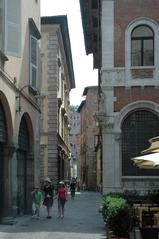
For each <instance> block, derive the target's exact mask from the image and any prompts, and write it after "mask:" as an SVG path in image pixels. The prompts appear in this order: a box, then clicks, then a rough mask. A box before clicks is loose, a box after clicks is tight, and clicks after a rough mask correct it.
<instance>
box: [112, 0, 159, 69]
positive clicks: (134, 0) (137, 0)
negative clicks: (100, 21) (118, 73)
mask: <svg viewBox="0 0 159 239" xmlns="http://www.w3.org/2000/svg"><path fill="white" fill-rule="evenodd" d="M114 3H115V9H114V14H115V23H114V24H115V36H114V37H115V38H114V39H115V43H114V44H115V66H116V67H123V66H124V65H125V63H124V62H125V57H124V54H125V53H124V51H125V50H124V47H125V29H126V27H127V25H128V24H129V23H130V22H131V21H132V20H133V19H135V18H138V17H142V16H143V17H148V18H151V19H153V20H155V21H157V22H159V0H114ZM150 9H151V11H150Z"/></svg>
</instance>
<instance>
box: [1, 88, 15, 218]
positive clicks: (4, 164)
mask: <svg viewBox="0 0 159 239" xmlns="http://www.w3.org/2000/svg"><path fill="white" fill-rule="evenodd" d="M12 137H13V126H12V117H11V111H10V107H9V103H8V101H7V99H6V96H5V95H4V94H3V92H2V91H0V195H1V196H0V220H1V219H2V217H3V216H4V215H6V214H7V213H8V212H9V210H10V205H11V183H10V170H11V169H10V163H9V162H10V159H11V151H12V149H13V142H12Z"/></svg>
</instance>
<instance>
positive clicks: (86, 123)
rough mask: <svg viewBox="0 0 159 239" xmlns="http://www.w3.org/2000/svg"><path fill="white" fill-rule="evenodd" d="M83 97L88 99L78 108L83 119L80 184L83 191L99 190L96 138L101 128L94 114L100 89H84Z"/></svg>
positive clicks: (95, 87) (92, 87)
mask: <svg viewBox="0 0 159 239" xmlns="http://www.w3.org/2000/svg"><path fill="white" fill-rule="evenodd" d="M83 96H85V97H86V99H85V100H84V101H82V102H81V104H80V106H79V107H78V112H79V113H80V117H81V124H80V155H79V161H80V163H79V167H80V184H81V187H83V189H87V190H96V189H97V160H96V152H95V146H96V138H97V137H98V135H99V128H98V127H97V125H96V122H95V120H94V114H95V112H97V111H98V87H97V86H88V87H86V88H85V89H84V92H83Z"/></svg>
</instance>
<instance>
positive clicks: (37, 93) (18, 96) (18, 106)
mask: <svg viewBox="0 0 159 239" xmlns="http://www.w3.org/2000/svg"><path fill="white" fill-rule="evenodd" d="M27 87H30V85H28V84H27V85H24V86H23V87H22V88H21V89H18V95H17V96H16V102H17V103H18V105H17V107H16V113H20V112H21V110H22V107H21V95H22V94H23V93H22V92H23V90H24V89H25V88H27ZM23 95H24V94H23ZM24 96H25V95H24ZM25 97H26V98H28V96H25ZM40 97H41V94H40V92H39V91H38V90H37V89H36V95H35V98H36V99H38V98H40ZM28 99H29V98H28ZM29 101H31V103H32V104H35V103H34V102H33V101H32V100H31V99H29Z"/></svg>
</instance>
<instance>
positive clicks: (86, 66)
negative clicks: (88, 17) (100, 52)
mask: <svg viewBox="0 0 159 239" xmlns="http://www.w3.org/2000/svg"><path fill="white" fill-rule="evenodd" d="M55 15H67V19H68V28H69V35H70V42H71V51H72V59H73V68H74V75H75V84H76V88H75V89H72V90H71V92H70V104H71V105H80V103H81V102H82V100H84V98H83V97H82V94H83V90H84V88H85V87H86V86H92V85H97V84H98V73H97V70H93V56H92V54H90V55H86V52H85V45H84V36H83V29H82V22H81V13H80V5H79V0H41V16H55Z"/></svg>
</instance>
